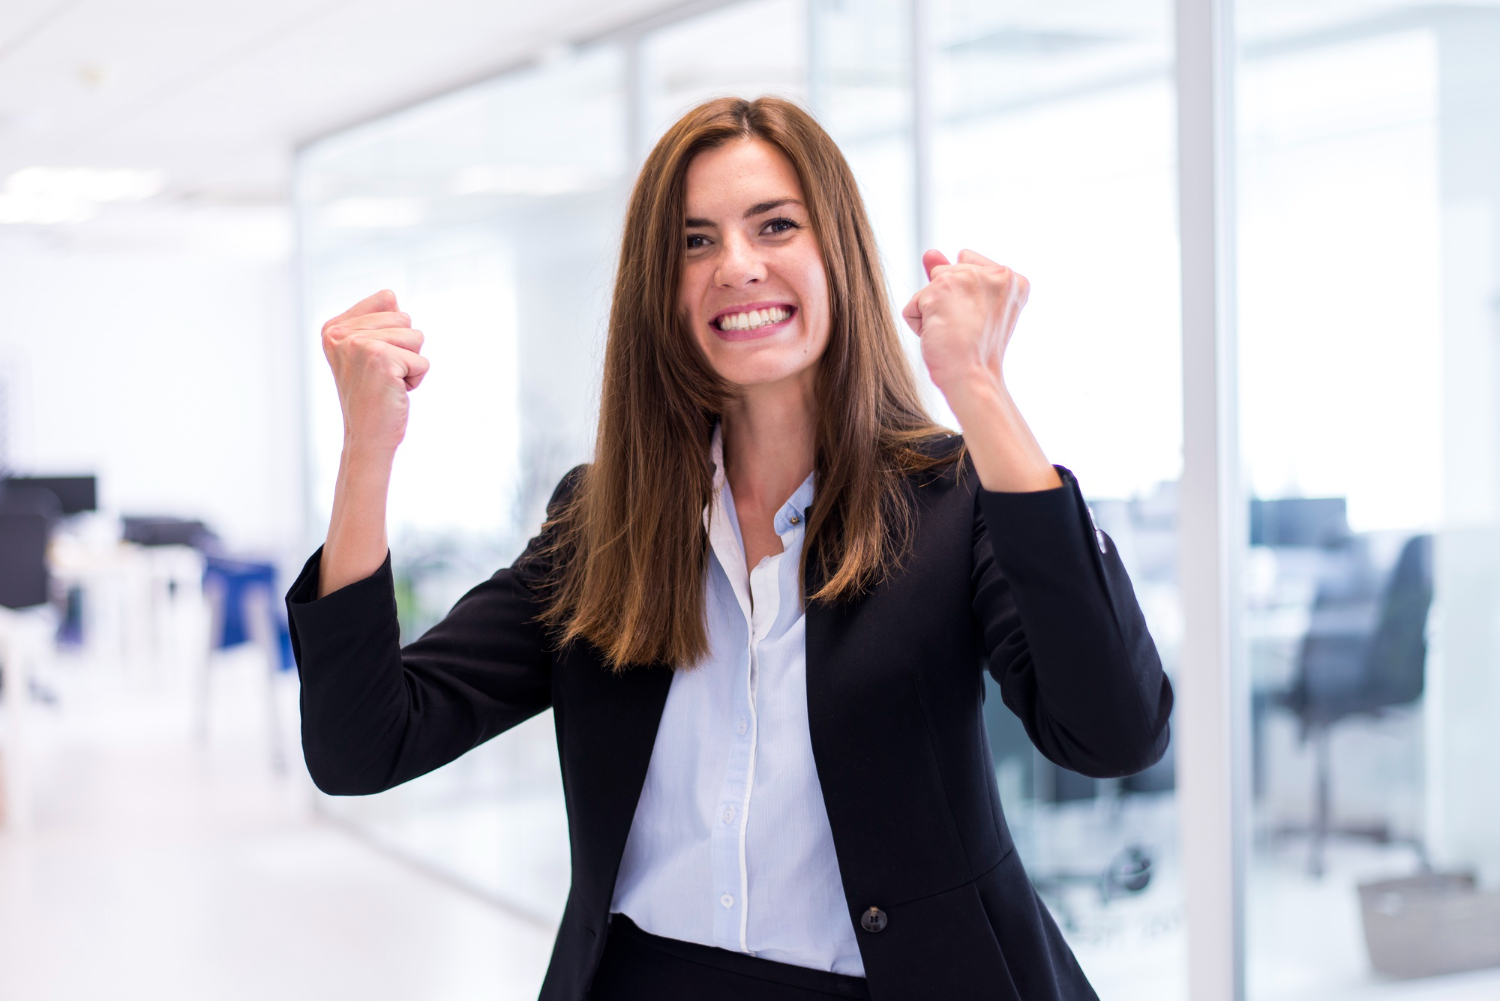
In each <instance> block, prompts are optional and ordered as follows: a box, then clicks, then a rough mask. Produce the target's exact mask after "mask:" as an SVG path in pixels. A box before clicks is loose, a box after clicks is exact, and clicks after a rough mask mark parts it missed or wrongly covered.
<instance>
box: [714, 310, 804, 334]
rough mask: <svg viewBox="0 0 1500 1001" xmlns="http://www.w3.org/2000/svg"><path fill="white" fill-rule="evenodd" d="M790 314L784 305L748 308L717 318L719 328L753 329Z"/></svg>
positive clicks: (778, 320) (782, 318)
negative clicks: (741, 311)
mask: <svg viewBox="0 0 1500 1001" xmlns="http://www.w3.org/2000/svg"><path fill="white" fill-rule="evenodd" d="M791 315H792V311H791V310H790V309H788V308H787V307H785V306H771V307H769V308H767V309H750V310H746V311H745V312H743V313H730V314H728V315H727V316H722V317H720V318H719V329H720V330H754V329H755V328H756V327H764V326H768V325H770V324H772V323H780V322H781V321H782V320H785V319H786V318H787V317H789V316H791Z"/></svg>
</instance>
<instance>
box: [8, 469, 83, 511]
mask: <svg viewBox="0 0 1500 1001" xmlns="http://www.w3.org/2000/svg"><path fill="white" fill-rule="evenodd" d="M5 484H6V486H8V487H19V488H23V489H24V488H29V487H36V488H39V489H42V490H49V491H51V492H52V493H53V494H54V495H55V496H56V497H57V499H58V502H59V505H60V506H61V508H62V513H63V514H64V515H69V514H78V513H80V512H82V511H95V510H98V494H99V486H98V479H97V478H96V477H93V476H11V477H8V478H7V479H6V480H5Z"/></svg>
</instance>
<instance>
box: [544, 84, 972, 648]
mask: <svg viewBox="0 0 1500 1001" xmlns="http://www.w3.org/2000/svg"><path fill="white" fill-rule="evenodd" d="M739 139H758V140H760V141H762V142H765V143H768V144H770V145H771V146H773V147H774V148H776V149H778V150H780V151H781V152H782V153H783V154H784V155H785V156H786V158H787V159H788V160H790V161H791V163H792V166H793V167H795V168H796V171H797V177H798V178H799V180H800V181H801V183H802V190H803V193H804V196H805V198H806V200H807V210H808V214H809V216H810V217H811V222H812V228H813V230H814V232H815V234H816V237H817V240H818V245H819V248H820V249H821V251H822V256H823V264H824V269H825V271H826V273H827V278H828V293H829V296H828V299H829V312H830V320H831V325H830V331H829V338H828V346H827V348H826V349H825V351H824V354H823V357H822V358H821V359H820V361H819V364H818V370H817V382H818V393H817V399H818V400H819V401H820V407H819V412H818V414H817V429H816V442H817V443H816V460H815V461H816V471H817V481H816V482H817V496H816V498H815V499H814V501H813V504H812V508H811V509H810V510H809V511H808V513H807V536H806V544H805V545H804V546H803V555H802V566H801V572H802V575H803V577H802V579H803V582H804V590H805V591H806V592H807V599H808V600H809V601H837V600H840V599H847V598H850V597H853V596H855V595H857V594H859V593H861V592H862V591H864V590H865V589H866V588H868V587H869V586H870V585H871V584H872V583H874V582H875V581H878V580H879V579H880V578H881V577H882V576H884V575H886V574H888V573H890V572H892V571H893V570H894V569H895V568H896V567H897V566H898V565H899V563H900V561H901V558H902V557H903V556H904V555H905V553H906V550H907V548H908V547H909V544H910V542H909V540H910V531H911V530H910V524H909V522H910V513H911V500H910V498H909V497H908V495H907V489H906V485H905V483H904V477H906V476H907V475H909V474H910V473H913V472H917V471H920V470H923V469H930V468H932V467H934V466H935V465H938V464H939V463H941V462H944V461H947V460H948V459H951V457H952V456H951V454H948V455H943V454H936V453H935V452H934V450H933V449H931V448H924V447H922V444H923V442H925V441H930V440H931V439H933V438H935V437H940V436H941V435H942V434H943V431H942V429H941V428H939V427H937V426H936V425H935V424H933V423H932V421H931V420H930V419H929V418H928V416H927V414H926V412H925V411H924V410H923V407H922V403H921V398H920V396H919V395H918V393H917V388H916V383H915V381H914V380H913V378H912V372H911V368H910V366H909V365H908V363H907V360H906V356H905V354H904V353H903V351H902V348H901V343H900V340H899V338H898V336H897V333H896V326H895V321H894V319H893V317H892V313H891V309H890V304H889V302H888V300H887V297H886V291H885V278H884V275H883V274H882V271H881V267H880V259H879V255H878V253H877V251H876V248H875V239H874V234H873V232H872V231H871V229H870V222H869V219H868V218H867V217H866V215H865V207H864V202H863V201H862V200H861V199H860V195H859V188H858V186H857V185H856V184H855V181H854V175H853V173H852V172H851V171H850V170H849V165H848V164H847V163H846V162H845V161H844V157H843V154H842V153H840V152H839V149H838V147H837V146H836V145H835V144H834V142H833V140H832V139H830V138H829V136H828V134H827V133H826V132H824V131H823V129H822V128H821V127H820V126H819V125H818V123H817V122H816V121H814V120H813V118H812V116H811V115H809V114H808V113H807V112H806V111H803V110H802V109H801V108H799V107H797V105H795V104H792V103H790V102H788V101H784V100H780V99H778V98H774V97H762V98H759V99H758V100H754V101H745V100H740V99H737V98H720V99H718V100H714V101H709V102H707V103H705V104H701V105H699V106H698V107H696V108H694V109H693V110H691V111H689V112H688V113H687V114H686V115H684V116H683V117H682V119H681V120H680V121H678V122H677V124H676V125H674V126H672V127H671V128H670V129H669V130H667V133H666V135H664V136H662V138H661V141H660V142H658V143H657V144H656V148H655V149H653V150H652V151H651V154H650V156H648V157H647V158H646V163H645V165H644V166H643V167H642V168H641V174H640V177H639V178H638V179H637V180H636V183H635V188H634V190H633V191H632V193H631V196H630V205H629V208H628V210H627V211H626V215H625V232H624V237H623V239H622V241H621V246H620V264H619V271H618V273H617V275H616V278H615V290H614V301H613V304H612V305H611V308H610V317H609V338H608V342H607V344H606V347H605V352H604V382H603V393H602V397H601V400H600V407H599V432H598V438H597V441H596V445H595V459H594V462H593V464H592V465H591V466H589V467H586V469H585V471H584V473H583V475H582V477H581V478H580V480H579V482H578V484H577V486H576V488H575V490H574V491H573V493H572V495H571V497H570V499H569V500H568V502H567V503H566V504H565V505H564V506H563V507H562V509H561V510H560V511H556V512H554V514H553V517H552V520H551V522H549V525H548V526H547V527H548V528H549V529H550V532H549V535H550V537H551V538H552V539H553V540H554V543H553V550H554V555H555V557H556V560H555V564H554V565H555V567H556V570H555V574H554V579H553V582H552V583H553V585H554V586H552V587H551V588H549V590H548V596H547V599H546V610H545V612H544V613H543V620H544V621H545V622H547V623H549V624H550V625H552V626H554V627H556V628H557V629H558V630H559V631H560V635H561V640H562V642H564V643H568V642H572V641H575V640H579V639H583V640H588V641H590V642H592V643H593V644H594V645H595V646H597V647H598V648H599V649H600V650H601V651H602V652H603V654H604V656H605V658H606V659H607V660H608V661H609V663H610V664H611V666H612V667H614V668H615V669H617V670H618V669H621V668H624V667H625V666H627V665H630V664H646V663H659V664H667V665H671V666H674V667H687V666H691V665H693V664H694V663H696V662H698V660H699V659H700V658H701V657H702V656H703V655H704V654H705V653H706V652H707V650H708V637H707V633H706V630H705V626H704V580H705V575H706V574H707V570H708V551H709V547H708V533H707V531H706V529H705V527H704V524H703V509H704V507H705V505H707V504H708V503H709V502H710V500H711V496H710V495H711V492H712V489H713V467H712V462H711V459H710V456H709V446H710V442H711V438H712V431H713V426H714V423H715V421H716V420H718V417H719V415H720V413H721V412H722V410H723V406H724V403H725V401H726V400H728V399H729V398H730V397H731V396H732V395H733V393H734V388H733V387H732V386H731V385H729V384H727V383H726V382H725V381H724V380H723V379H721V378H720V377H719V376H718V375H717V374H716V373H715V372H714V370H713V369H712V368H711V367H710V366H709V363H708V360H707V359H706V358H705V357H704V355H703V352H702V349H701V348H700V347H699V346H698V344H697V342H696V341H695V340H694V338H693V336H692V332H691V329H690V328H689V326H688V321H687V319H686V318H685V317H683V316H681V315H680V311H679V309H678V304H677V297H678V283H679V280H680V275H681V268H682V255H683V249H684V247H685V235H684V234H685V233H686V218H685V213H686V209H685V205H684V203H685V200H686V175H687V169H688V164H689V163H690V162H691V161H692V159H693V157H695V156H696V155H697V154H699V153H701V152H703V151H704V150H707V149H712V148H713V147H716V146H720V145H722V144H724V143H727V142H731V141H734V140H739ZM938 452H939V453H941V452H948V453H951V452H952V450H951V449H947V450H938Z"/></svg>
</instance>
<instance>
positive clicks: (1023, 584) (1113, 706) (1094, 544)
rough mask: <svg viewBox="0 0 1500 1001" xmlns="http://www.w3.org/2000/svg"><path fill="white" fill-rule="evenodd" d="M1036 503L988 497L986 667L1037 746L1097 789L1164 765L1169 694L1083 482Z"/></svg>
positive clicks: (982, 564) (980, 595)
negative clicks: (1101, 782)
mask: <svg viewBox="0 0 1500 1001" xmlns="http://www.w3.org/2000/svg"><path fill="white" fill-rule="evenodd" d="M1057 470H1058V473H1059V475H1060V476H1061V477H1062V481H1063V485H1062V486H1061V487H1058V488H1056V489H1054V490H1043V491H1038V492H1036V493H996V492H992V491H988V490H984V489H982V488H980V489H979V490H978V495H977V510H976V512H975V529H974V590H973V593H974V612H975V615H976V617H977V619H978V622H979V626H980V629H981V631H982V634H983V644H984V651H985V656H986V659H987V664H986V666H987V667H988V669H989V672H990V674H991V675H993V676H994V678H995V680H996V681H997V682H998V683H999V685H1000V692H1001V695H1002V697H1003V698H1004V700H1005V704H1006V705H1007V706H1009V707H1010V709H1011V711H1012V712H1014V713H1015V714H1016V715H1017V716H1019V717H1020V719H1021V722H1022V723H1023V724H1025V727H1026V732H1027V734H1028V735H1030V737H1031V740H1032V743H1034V744H1035V745H1036V746H1037V748H1038V749H1039V750H1040V751H1041V752H1042V753H1043V754H1044V755H1046V756H1047V758H1048V759H1050V760H1051V761H1053V762H1056V763H1057V764H1059V765H1062V766H1063V767H1065V768H1070V769H1072V770H1073V771H1076V772H1081V773H1082V774H1084V775H1090V776H1093V777H1096V778H1112V777H1116V776H1122V775H1131V774H1134V773H1135V772H1139V771H1141V770H1143V769H1145V768H1148V767H1149V766H1151V765H1153V764H1155V763H1156V762H1157V761H1159V760H1160V759H1161V757H1162V755H1163V754H1165V753H1166V749H1167V742H1168V740H1169V727H1168V722H1167V721H1168V717H1169V716H1170V715H1171V712H1172V685H1171V683H1170V682H1169V681H1168V680H1167V677H1166V675H1165V674H1164V673H1163V671H1162V667H1161V658H1160V657H1159V656H1158V655H1157V652H1156V644H1155V643H1154V642H1153V641H1152V639H1151V633H1150V632H1149V631H1148V630H1147V628H1146V620H1145V617H1144V616H1143V615H1142V614H1141V608H1140V605H1139V603H1137V601H1136V598H1135V589H1134V588H1132V587H1131V585H1130V577H1129V575H1128V574H1127V573H1126V572H1125V566H1124V564H1122V563H1121V562H1120V557H1119V554H1118V553H1117V552H1116V550H1115V546H1114V544H1113V543H1112V542H1111V541H1110V539H1109V537H1108V536H1107V535H1105V534H1104V533H1103V532H1100V531H1098V530H1096V529H1095V528H1094V524H1093V518H1092V516H1091V515H1090V514H1089V511H1088V507H1087V505H1086V504H1085V503H1084V500H1083V495H1082V494H1081V493H1080V492H1079V489H1078V481H1077V480H1076V479H1074V477H1073V474H1072V473H1071V472H1069V471H1068V470H1067V469H1064V468H1063V467H1061V466H1059V467H1057Z"/></svg>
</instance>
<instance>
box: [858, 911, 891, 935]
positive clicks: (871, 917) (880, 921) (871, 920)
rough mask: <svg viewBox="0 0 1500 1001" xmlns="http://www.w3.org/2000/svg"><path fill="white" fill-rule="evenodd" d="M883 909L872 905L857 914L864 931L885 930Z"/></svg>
mask: <svg viewBox="0 0 1500 1001" xmlns="http://www.w3.org/2000/svg"><path fill="white" fill-rule="evenodd" d="M885 921H886V918H885V911H882V910H881V909H880V908H878V907H872V908H870V909H869V910H868V911H865V912H864V913H863V914H861V915H860V916H859V924H860V927H862V928H863V929H864V930H865V931H872V932H873V931H885Z"/></svg>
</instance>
